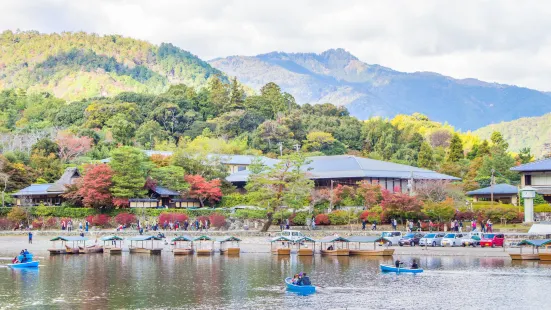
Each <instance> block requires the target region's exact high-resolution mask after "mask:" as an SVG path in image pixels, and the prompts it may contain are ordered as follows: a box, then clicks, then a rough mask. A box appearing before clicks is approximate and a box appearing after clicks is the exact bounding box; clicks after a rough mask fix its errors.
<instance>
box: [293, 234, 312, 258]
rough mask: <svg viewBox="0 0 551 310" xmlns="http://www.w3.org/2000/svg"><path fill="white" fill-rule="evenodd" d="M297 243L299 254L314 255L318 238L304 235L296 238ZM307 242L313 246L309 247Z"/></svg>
mask: <svg viewBox="0 0 551 310" xmlns="http://www.w3.org/2000/svg"><path fill="white" fill-rule="evenodd" d="M295 243H296V244H298V250H297V255H298V256H313V255H314V252H316V240H314V239H312V238H310V237H306V236H302V237H300V238H298V239H296V240H295ZM307 244H311V247H310V248H309V247H307Z"/></svg>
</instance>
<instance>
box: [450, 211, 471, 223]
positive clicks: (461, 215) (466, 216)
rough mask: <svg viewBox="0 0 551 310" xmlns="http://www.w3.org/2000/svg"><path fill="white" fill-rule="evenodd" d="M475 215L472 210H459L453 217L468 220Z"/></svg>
mask: <svg viewBox="0 0 551 310" xmlns="http://www.w3.org/2000/svg"><path fill="white" fill-rule="evenodd" d="M475 217H476V215H475V213H474V212H473V211H463V212H462V211H460V212H456V213H455V219H457V220H458V221H470V220H472V219H474V218H475Z"/></svg>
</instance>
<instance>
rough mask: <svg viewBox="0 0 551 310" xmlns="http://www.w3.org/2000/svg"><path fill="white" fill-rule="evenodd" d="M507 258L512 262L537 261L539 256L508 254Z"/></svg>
mask: <svg viewBox="0 0 551 310" xmlns="http://www.w3.org/2000/svg"><path fill="white" fill-rule="evenodd" d="M509 256H510V257H511V259H512V260H539V259H540V257H539V254H520V253H515V254H513V253H509Z"/></svg>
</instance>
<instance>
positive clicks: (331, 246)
mask: <svg viewBox="0 0 551 310" xmlns="http://www.w3.org/2000/svg"><path fill="white" fill-rule="evenodd" d="M334 249H335V248H333V245H330V246H328V247H327V251H333V250H334Z"/></svg>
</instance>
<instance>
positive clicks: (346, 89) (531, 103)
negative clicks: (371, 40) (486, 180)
mask: <svg viewBox="0 0 551 310" xmlns="http://www.w3.org/2000/svg"><path fill="white" fill-rule="evenodd" d="M210 64H211V65H213V66H214V67H215V68H218V69H220V70H222V71H224V72H225V73H227V74H228V75H230V76H237V78H238V79H239V80H240V81H241V82H242V83H244V84H246V85H249V86H251V87H253V88H255V89H259V88H260V87H261V86H262V85H264V84H266V83H268V82H275V83H276V84H278V85H280V86H281V88H282V89H283V90H284V91H286V92H288V93H290V94H291V95H293V96H294V97H295V98H296V99H297V102H298V103H306V102H308V103H324V102H331V103H333V104H336V105H344V106H346V107H347V109H348V110H349V111H350V113H351V115H353V116H356V117H358V118H360V119H367V118H369V117H371V116H383V117H394V116H395V115H397V114H411V113H414V112H420V113H423V114H425V115H427V116H429V117H430V118H431V119H433V120H436V121H439V122H448V123H450V124H452V125H453V126H455V127H456V128H459V129H462V130H474V129H477V128H480V127H483V126H485V125H488V124H492V123H498V122H501V121H510V120H514V119H517V118H520V117H526V116H539V115H542V114H544V113H548V112H551V96H549V95H548V94H546V93H543V92H540V91H536V90H532V89H527V88H521V87H516V86H509V85H500V84H495V83H486V82H482V81H479V80H476V79H463V80H458V79H454V78H451V77H447V76H443V75H440V74H436V73H430V72H415V73H404V72H398V71H395V70H392V69H390V68H385V67H382V66H379V65H370V64H367V63H364V62H362V61H360V60H359V59H358V58H357V57H355V56H354V55H352V54H350V53H348V52H347V51H345V50H343V49H331V50H328V51H325V52H323V53H321V54H314V53H280V52H273V53H269V54H263V55H257V56H250V57H249V56H231V57H227V58H220V59H214V60H212V61H210Z"/></svg>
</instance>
